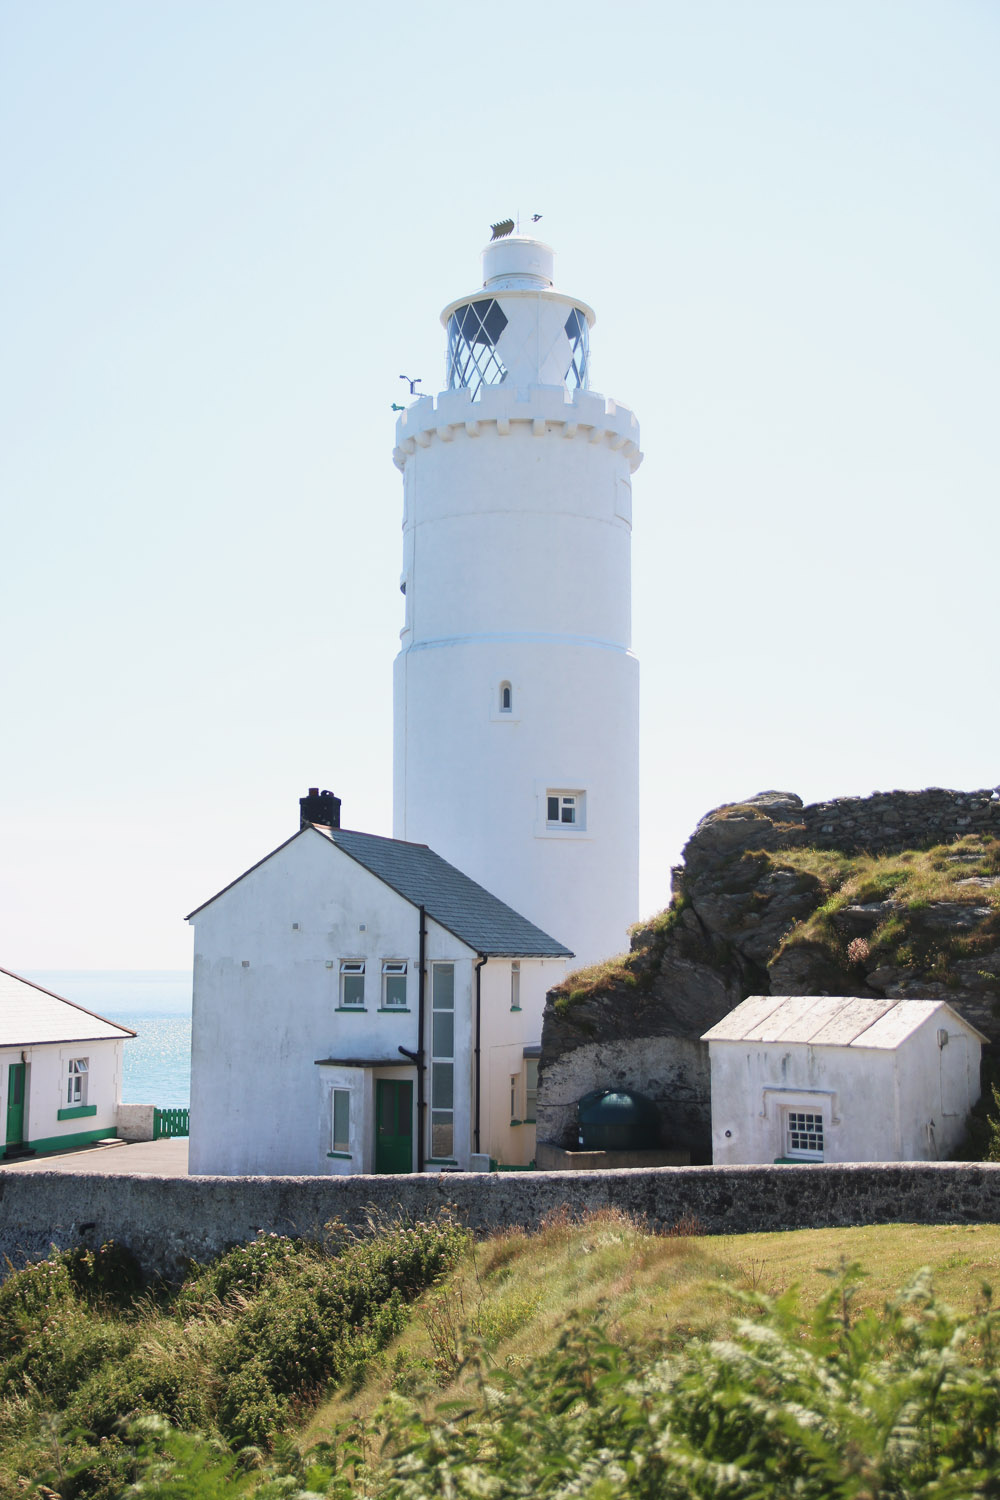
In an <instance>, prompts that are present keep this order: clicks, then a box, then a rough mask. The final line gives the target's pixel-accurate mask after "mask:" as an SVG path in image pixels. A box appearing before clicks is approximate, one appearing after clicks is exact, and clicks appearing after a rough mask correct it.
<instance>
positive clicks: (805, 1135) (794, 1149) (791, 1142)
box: [785, 1109, 823, 1161]
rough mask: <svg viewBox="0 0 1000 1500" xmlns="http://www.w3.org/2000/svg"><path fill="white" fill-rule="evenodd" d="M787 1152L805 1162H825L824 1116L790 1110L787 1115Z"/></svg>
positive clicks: (799, 1110)
mask: <svg viewBox="0 0 1000 1500" xmlns="http://www.w3.org/2000/svg"><path fill="white" fill-rule="evenodd" d="M785 1152H786V1155H788V1156H797V1157H800V1158H801V1159H802V1160H803V1161H822V1160H823V1116H822V1115H815V1114H807V1113H806V1112H805V1111H804V1110H801V1109H790V1110H788V1111H787V1113H786V1115H785Z"/></svg>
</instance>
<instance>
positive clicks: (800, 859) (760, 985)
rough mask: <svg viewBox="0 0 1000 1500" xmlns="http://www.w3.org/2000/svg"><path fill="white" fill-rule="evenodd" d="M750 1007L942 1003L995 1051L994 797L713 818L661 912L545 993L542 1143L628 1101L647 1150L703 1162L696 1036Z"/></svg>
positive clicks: (841, 804) (998, 924)
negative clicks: (654, 1124) (792, 1000)
mask: <svg viewBox="0 0 1000 1500" xmlns="http://www.w3.org/2000/svg"><path fill="white" fill-rule="evenodd" d="M751 994H781V995H810V994H817V995H821V994H827V995H833V994H853V995H872V996H887V997H889V998H892V999H915V998H922V999H938V998H940V999H945V1000H947V1001H949V1003H950V1004H952V1005H953V1006H954V1007H955V1009H956V1010H958V1011H959V1012H960V1014H962V1015H963V1016H965V1017H966V1019H967V1020H969V1021H971V1022H972V1024H973V1025H974V1026H977V1027H978V1028H979V1030H980V1031H982V1032H983V1033H984V1034H985V1035H986V1036H987V1037H988V1038H989V1039H990V1041H992V1042H993V1043H994V1044H995V1045H997V1047H998V1050H1000V795H998V793H997V792H996V791H994V790H992V789H988V790H985V791H978V792H954V791H947V790H942V789H939V788H932V789H930V790H928V791H922V792H888V793H876V794H875V795H874V796H872V797H864V798H854V797H852V798H846V797H845V798H839V799H837V800H835V801H831V802H823V803H817V804H814V805H812V806H804V805H803V803H802V800H801V798H799V797H797V796H795V795H794V793H791V792H776V791H771V792H761V793H759V794H758V795H757V796H755V797H751V798H749V799H748V800H747V801H746V802H741V803H730V804H727V805H726V806H724V807H720V808H716V809H715V810H714V811H713V812H711V813H709V814H708V815H707V816H706V817H705V818H703V819H702V820H701V822H700V823H699V824H698V827H697V828H696V829H695V831H694V833H693V834H692V835H691V838H690V839H689V840H688V842H687V844H686V845H685V848H684V852H683V862H682V864H680V865H678V866H677V867H676V869H675V870H674V871H673V880H672V902H671V905H670V906H669V907H668V908H667V909H666V910H665V911H664V912H661V913H660V915H659V916H658V917H656V918H655V919H654V920H653V921H652V922H651V923H649V924H647V925H644V926H641V927H639V928H637V929H636V930H635V931H634V932H633V934H632V942H631V948H630V951H629V952H628V953H626V954H624V955H622V956H621V957H620V958H617V959H612V960H610V961H609V962H608V963H606V964H602V965H599V966H597V967H596V968H594V969H590V970H584V971H581V972H580V973H578V974H575V975H570V976H569V977H568V978H567V979H566V981H565V982H564V983H563V984H562V985H561V986H559V988H558V989H556V990H553V991H552V993H551V994H550V996H549V999H548V1003H547V1005H546V1010H545V1018H544V1022H543V1030H542V1063H541V1069H540V1075H539V1096H538V1139H539V1140H540V1141H542V1140H545V1141H551V1142H553V1143H554V1144H557V1145H560V1146H564V1147H565V1146H572V1145H573V1144H574V1143H575V1122H576V1116H575V1108H576V1101H577V1100H578V1099H579V1098H580V1097H581V1095H582V1094H584V1093H586V1092H587V1091H588V1090H589V1089H591V1088H600V1087H621V1088H633V1089H638V1090H639V1091H640V1092H642V1093H644V1094H647V1095H649V1096H650V1097H651V1098H653V1099H655V1100H656V1102H657V1104H658V1105H659V1108H660V1115H661V1120H662V1126H663V1130H662V1138H661V1140H660V1141H659V1142H657V1143H655V1144H658V1145H664V1146H671V1145H673V1146H685V1147H687V1148H688V1149H690V1150H691V1152H692V1158H693V1160H695V1161H699V1160H703V1161H704V1160H709V1159H710V1156H709V1152H710V1141H711V1131H710V1099H709V1083H708V1057H707V1048H706V1047H705V1046H704V1044H703V1043H701V1042H700V1040H699V1038H700V1037H701V1035H702V1033H703V1032H705V1031H706V1030H708V1028H709V1027H710V1026H712V1025H714V1024H715V1022H716V1021H718V1020H719V1019H720V1018H721V1017H722V1016H723V1015H725V1014H726V1012H727V1011H729V1010H731V1009H732V1008H733V1006H734V1005H737V1004H738V1003H739V1002H740V1001H741V1000H743V999H745V998H746V996H747V995H751ZM651 1144H653V1143H651Z"/></svg>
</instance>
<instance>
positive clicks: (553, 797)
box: [545, 791, 583, 828]
mask: <svg viewBox="0 0 1000 1500" xmlns="http://www.w3.org/2000/svg"><path fill="white" fill-rule="evenodd" d="M545 823H546V827H548V828H582V827H583V793H582V792H551V791H550V792H547V793H546V795H545Z"/></svg>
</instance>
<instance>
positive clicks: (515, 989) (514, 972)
mask: <svg viewBox="0 0 1000 1500" xmlns="http://www.w3.org/2000/svg"><path fill="white" fill-rule="evenodd" d="M510 1008H511V1010H520V1009H521V960H520V959H519V958H515V959H512V960H511V965H510Z"/></svg>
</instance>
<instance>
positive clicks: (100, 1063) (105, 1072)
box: [0, 1037, 123, 1153]
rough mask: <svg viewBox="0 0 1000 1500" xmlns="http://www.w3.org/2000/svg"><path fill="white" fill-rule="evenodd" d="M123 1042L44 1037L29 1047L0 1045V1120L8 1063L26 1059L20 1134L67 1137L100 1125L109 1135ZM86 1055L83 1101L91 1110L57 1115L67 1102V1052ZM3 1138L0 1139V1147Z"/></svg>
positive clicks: (113, 1121) (45, 1138) (31, 1138)
mask: <svg viewBox="0 0 1000 1500" xmlns="http://www.w3.org/2000/svg"><path fill="white" fill-rule="evenodd" d="M122 1046H123V1042H122V1041H120V1040H116V1039H115V1038H111V1037H105V1038H101V1039H100V1040H98V1041H89V1042H88V1041H83V1042H48V1043H44V1044H40V1045H38V1046H34V1047H25V1048H21V1047H16V1048H0V1121H6V1119H7V1102H8V1101H7V1088H8V1071H7V1070H8V1067H9V1066H10V1064H11V1063H19V1062H22V1061H24V1062H26V1063H27V1070H26V1073H25V1085H26V1086H25V1109H24V1130H23V1138H24V1141H25V1143H26V1144H29V1145H30V1144H31V1143H33V1142H35V1141H47V1142H48V1141H52V1140H63V1139H65V1140H66V1142H67V1144H71V1143H72V1138H73V1137H74V1136H76V1135H82V1134H85V1133H87V1134H90V1135H93V1133H94V1132H95V1131H100V1132H101V1133H102V1134H106V1135H114V1133H115V1124H116V1117H117V1112H118V1103H119V1101H120V1099H121V1086H122ZM80 1057H85V1058H86V1059H87V1099H86V1103H87V1105H88V1106H90V1105H95V1106H96V1111H95V1113H94V1114H92V1115H80V1116H77V1117H76V1118H73V1119H64V1120H60V1119H59V1111H60V1110H65V1109H67V1108H68V1107H69V1106H68V1105H67V1101H66V1090H67V1083H68V1079H69V1064H70V1059H71V1058H80ZM2 1150H3V1142H2V1141H0V1153H2Z"/></svg>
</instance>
